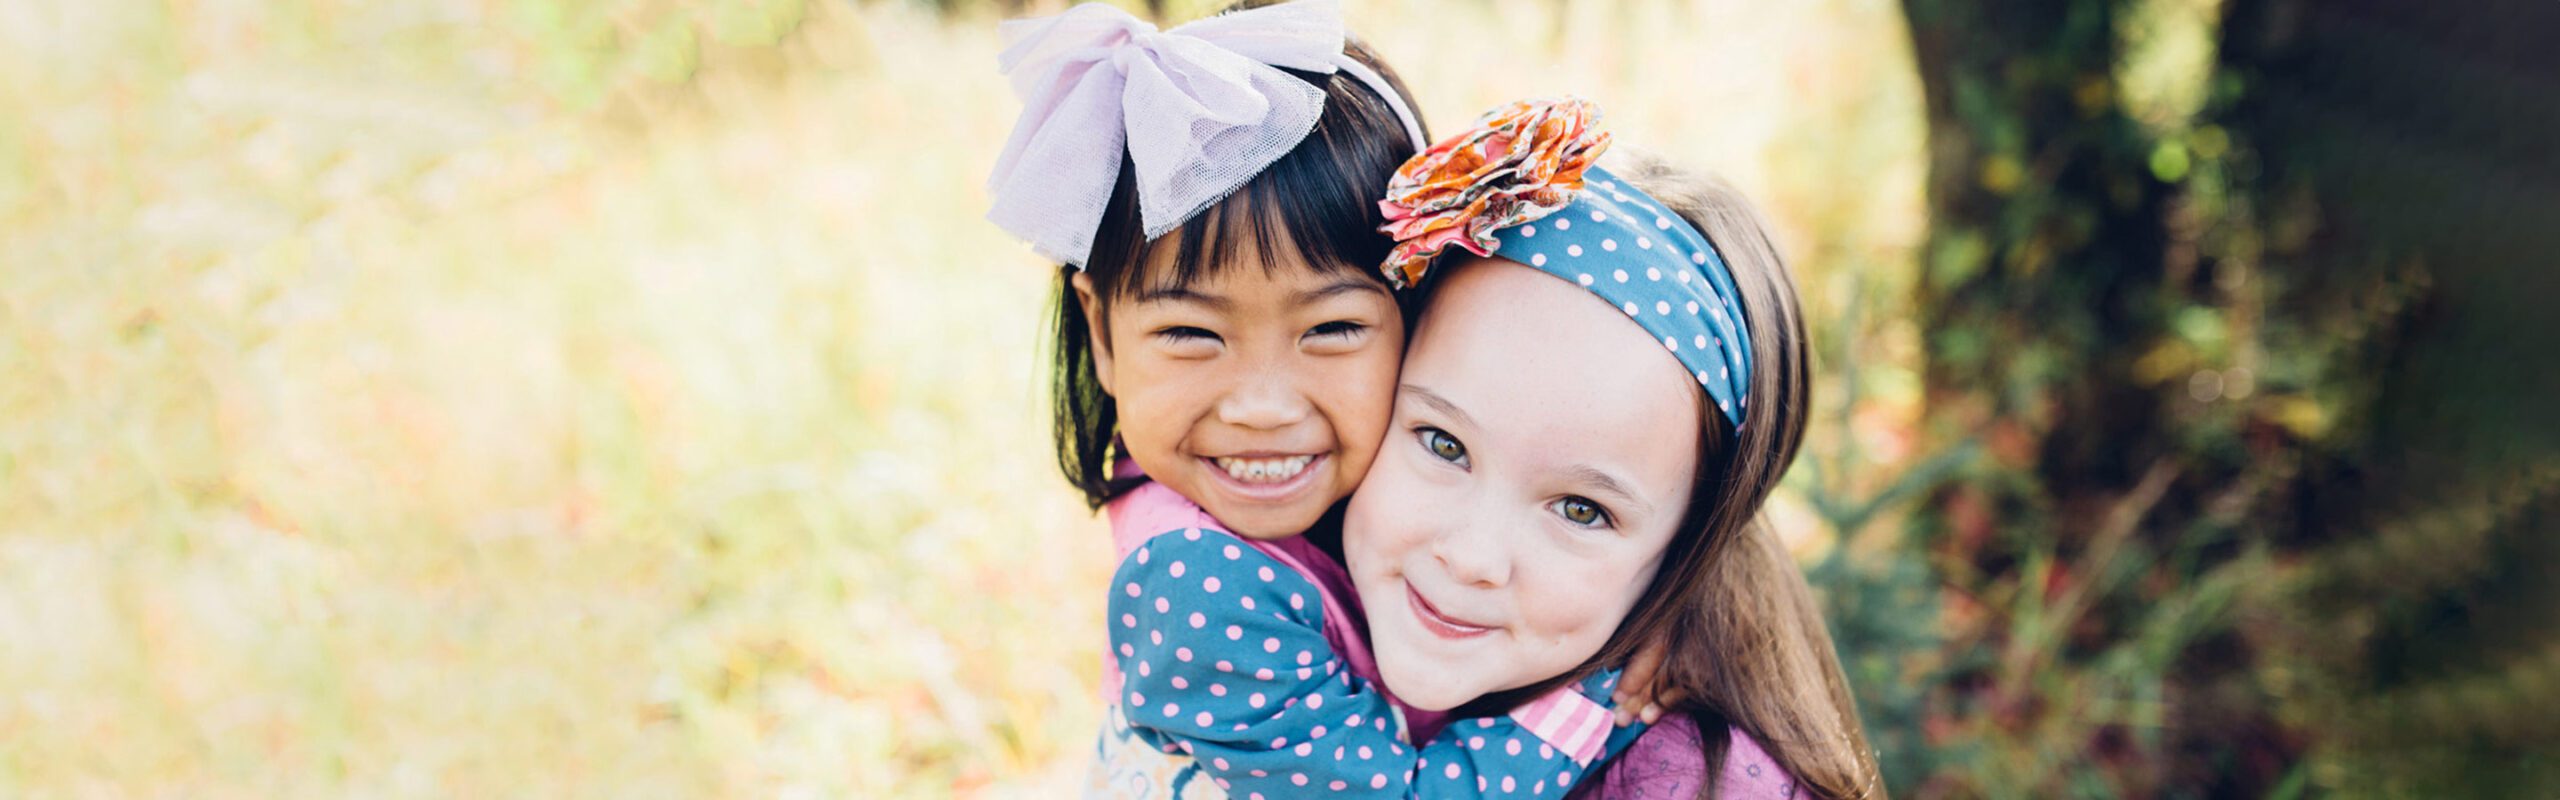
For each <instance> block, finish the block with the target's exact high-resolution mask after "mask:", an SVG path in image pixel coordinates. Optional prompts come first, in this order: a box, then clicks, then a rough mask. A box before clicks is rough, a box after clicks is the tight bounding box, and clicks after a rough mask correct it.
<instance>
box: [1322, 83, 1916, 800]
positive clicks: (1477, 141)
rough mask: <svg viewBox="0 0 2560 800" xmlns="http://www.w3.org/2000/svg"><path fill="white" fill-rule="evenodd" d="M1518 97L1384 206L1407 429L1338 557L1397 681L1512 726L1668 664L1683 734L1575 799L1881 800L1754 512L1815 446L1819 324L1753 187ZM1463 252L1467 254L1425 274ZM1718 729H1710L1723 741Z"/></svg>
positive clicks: (1414, 172) (1789, 566)
mask: <svg viewBox="0 0 2560 800" xmlns="http://www.w3.org/2000/svg"><path fill="white" fill-rule="evenodd" d="M1591 113H1594V112H1591V111H1590V110H1589V109H1588V105H1587V104H1585V103H1582V102H1580V101H1570V100H1568V101H1561V102H1544V101H1541V102H1526V103H1520V104H1515V105H1514V106H1512V107H1510V108H1506V109H1502V110H1498V111H1496V112H1495V113H1493V114H1491V115H1488V117H1487V121H1486V122H1485V123H1482V124H1480V125H1479V126H1478V127H1477V128H1475V129H1473V130H1470V131H1468V132H1466V133H1462V134H1460V135H1458V136H1456V137H1453V138H1452V139H1451V140H1450V141H1447V142H1443V143H1442V144H1439V145H1435V146H1433V147H1432V148H1431V150H1430V151H1428V152H1426V153H1425V154H1423V155H1421V156H1417V157H1416V158H1414V159H1413V160H1411V161H1410V162H1408V163H1407V164H1406V165H1405V166H1404V167H1402V168H1401V169H1400V170H1399V171H1398V173H1397V177H1396V179H1395V181H1394V183H1392V184H1391V185H1390V187H1389V189H1388V192H1387V197H1388V204H1387V209H1388V212H1389V216H1390V218H1391V219H1392V220H1393V221H1392V222H1390V223H1389V230H1390V231H1391V232H1392V233H1393V234H1394V235H1396V236H1397V238H1399V239H1400V240H1402V241H1401V243H1400V244H1399V245H1398V247H1397V250H1396V251H1395V253H1394V255H1393V256H1392V257H1391V263H1390V269H1391V270H1393V274H1394V277H1397V278H1400V279H1403V280H1406V281H1413V282H1419V283H1421V284H1422V288H1423V290H1424V293H1425V297H1426V300H1425V307H1424V308H1423V310H1422V313H1421V314H1420V315H1419V317H1418V319H1419V322H1418V323H1416V326H1415V328H1414V331H1413V338H1412V343H1411V345H1410V346H1409V347H1408V349H1407V351H1406V360H1405V363H1404V369H1403V372H1402V375H1401V378H1400V381H1399V383H1400V385H1399V391H1398V395H1397V399H1396V405H1395V412H1394V417H1393V419H1392V421H1391V422H1390V425H1389V433H1388V437H1387V443H1386V444H1385V445H1383V446H1382V448H1381V450H1380V453H1379V455H1378V457H1377V460H1376V463H1375V464H1374V465H1373V466H1372V467H1371V469H1370V471H1369V475H1368V478H1367V479H1366V480H1365V481H1364V482H1363V483H1362V484H1361V486H1360V488H1359V491H1358V492H1357V493H1356V494H1355V495H1353V497H1352V501H1351V504H1350V508H1349V511H1348V513H1347V515H1346V518H1345V520H1344V529H1343V542H1344V548H1345V551H1346V556H1347V558H1348V562H1349V565H1350V568H1351V572H1352V576H1353V579H1354V582H1355V583H1356V585H1357V587H1358V589H1357V591H1358V593H1359V595H1360V599H1361V601H1362V605H1363V607H1364V608H1365V610H1366V614H1367V619H1368V622H1369V625H1368V630H1369V632H1370V634H1371V637H1372V638H1371V645H1372V647H1373V648H1374V650H1375V652H1376V654H1377V661H1378V666H1379V671H1380V674H1381V676H1382V678H1383V682H1384V683H1385V684H1386V685H1387V686H1389V687H1391V688H1393V689H1394V690H1395V691H1397V692H1398V694H1399V696H1400V697H1402V698H1403V699H1404V700H1405V701H1406V702H1409V703H1411V704H1413V705H1414V706H1416V707H1418V708H1423V709H1432V710H1456V711H1457V712H1459V713H1461V714H1466V713H1474V712H1476V711H1477V710H1483V709H1499V708H1507V707H1511V706H1512V705H1514V704H1516V703H1518V702H1520V701H1521V700H1523V699H1525V698H1532V697H1538V696H1541V695H1542V694H1543V693H1546V692H1550V691H1552V690H1554V689H1555V688H1557V687H1560V686H1570V685H1574V683H1575V682H1576V681H1579V680H1583V679H1585V676H1587V675H1590V674H1594V673H1595V671H1597V670H1599V669H1600V668H1601V667H1602V666H1605V665H1616V664H1621V663H1625V662H1626V660H1627V659H1628V658H1629V657H1630V656H1631V655H1632V654H1633V653H1635V652H1636V651H1637V650H1638V649H1639V648H1640V647H1641V646H1644V645H1645V644H1646V643H1657V642H1658V643H1660V646H1662V647H1663V648H1664V649H1663V654H1664V658H1663V662H1662V669H1661V673H1660V674H1661V676H1662V684H1661V685H1658V686H1656V687H1655V688H1656V689H1657V690H1660V691H1661V693H1662V694H1664V695H1667V696H1671V697H1674V698H1678V699H1676V700H1675V701H1674V702H1673V703H1672V705H1671V708H1670V709H1669V710H1670V711H1671V712H1673V713H1672V714H1671V716H1670V720H1671V721H1670V722H1669V723H1668V724H1664V725H1658V726H1655V727H1654V728H1652V729H1651V730H1649V731H1647V732H1645V733H1644V734H1643V735H1642V738H1641V739H1640V740H1639V741H1638V742H1637V743H1636V744H1635V745H1634V746H1633V748H1631V749H1630V750H1629V751H1627V753H1626V754H1625V755H1624V756H1623V757H1621V758H1619V759H1617V760H1616V761H1614V762H1612V763H1611V764H1610V765H1609V766H1607V767H1606V769H1607V770H1608V771H1607V773H1606V778H1605V779H1603V780H1598V781H1594V782H1592V785H1590V786H1579V787H1577V789H1576V791H1578V792H1583V793H1597V794H1600V795H1603V796H1631V797H1710V796H1712V797H1771V798H1777V797H1798V796H1820V797H1864V796H1879V795H1880V792H1881V789H1880V787H1879V786H1878V785H1877V784H1878V782H1877V781H1876V773H1875V768H1874V764H1873V760H1872V755H1871V754H1870V753H1869V751H1868V750H1867V748H1866V745H1865V735H1864V733H1863V732H1862V731H1861V729H1860V727H1859V725H1858V718H1857V714H1856V709H1855V706H1854V704H1853V703H1852V701H1851V699H1850V697H1849V694H1848V692H1847V688H1846V686H1847V684H1846V681H1845V680H1844V678H1843V676H1842V674H1841V672H1840V668H1839V662H1838V659H1837V658H1836V656H1835V655H1834V653H1833V652H1832V647H1831V642H1830V639H1829V636H1828V634H1827V633H1826V631H1825V630H1824V628H1823V624H1822V620H1821V615H1820V613H1819V611H1818V609H1817V608H1816V606H1815V605H1814V603H1813V600H1812V594H1811V591H1810V588H1809V587H1808V586H1806V584H1805V580H1804V577H1803V575H1802V574H1801V573H1800V572H1798V571H1797V570H1796V568H1795V566H1794V565H1793V563H1792V562H1790V561H1788V560H1787V557H1786V555H1785V553H1784V552H1783V550H1781V549H1780V548H1778V547H1777V546H1776V542H1775V539H1774V537H1772V536H1771V535H1770V533H1769V531H1768V529H1767V527H1766V526H1765V525H1763V524H1762V523H1761V522H1760V519H1759V512H1760V507H1761V504H1762V503H1763V502H1765V501H1766V500H1767V498H1768V496H1769V493H1770V491H1771V490H1772V489H1774V488H1775V487H1776V484H1777V482H1778V478H1779V476H1780V475H1782V474H1783V473H1784V472H1785V471H1786V467H1787V465H1788V463H1790V462H1791V461H1792V460H1793V458H1794V456H1795V451H1796V448H1797V445H1798V443H1799V442H1800V441H1801V440H1802V438H1803V434H1804V423H1805V420H1804V413H1805V408H1806V406H1807V396H1806V395H1807V384H1808V381H1807V377H1806V369H1807V366H1806V351H1805V342H1806V338H1805V331H1804V323H1803V320H1802V318H1801V316H1800V314H1799V313H1798V310H1797V304H1796V299H1795V289H1794V286H1793V285H1792V282H1791V280H1790V279H1789V278H1788V276H1787V272H1786V268H1785V264H1784V263H1783V262H1782V261H1781V260H1780V259H1779V258H1778V256H1777V252H1776V250H1775V248H1774V247H1772V246H1771V245H1770V242H1769V236H1768V234H1767V232H1766V228H1765V226H1764V225H1763V224H1762V223H1761V222H1760V220H1759V218H1758V215H1757V214H1756V213H1754V212H1753V211H1752V209H1751V207H1750V204H1749V203H1748V202H1746V201H1745V200H1744V199H1743V198H1742V197H1741V195H1739V194H1738V193H1735V192H1733V191H1731V190H1730V189H1728V188H1726V187H1724V186H1722V185H1721V184H1719V183H1716V182H1714V181H1712V180H1707V179H1702V178H1699V177H1697V176H1694V175H1690V174H1687V173H1683V172H1681V171H1679V170H1676V169H1672V168H1670V167H1667V166H1664V165H1661V164H1659V163H1658V162H1649V161H1641V160H1640V161H1637V162H1635V163H1632V164H1628V163H1623V162H1621V164H1620V166H1621V167H1622V168H1624V169H1626V170H1627V172H1626V174H1625V175H1624V176H1621V175H1618V174H1614V173H1612V172H1610V171H1609V170H1608V169H1605V168H1603V167H1598V166H1594V167H1592V168H1590V169H1588V170H1581V169H1572V170H1552V169H1545V168H1542V166H1541V161H1542V156H1543V154H1545V153H1548V152H1552V151H1556V150H1565V151H1572V150H1576V149H1582V150H1594V151H1596V150H1597V149H1599V148H1601V147H1605V146H1606V144H1607V140H1606V137H1605V136H1604V135H1601V134H1596V133H1591V132H1589V131H1587V130H1586V129H1584V128H1583V127H1582V126H1581V125H1579V124H1578V120H1580V119H1582V118H1585V117H1587V116H1588V115H1589V114H1591ZM1449 245H1457V246H1459V247H1462V248H1464V249H1466V250H1468V251H1470V253H1456V252H1451V253H1450V254H1449V255H1448V256H1446V257H1443V258H1439V259H1437V260H1436V261H1435V260H1434V259H1433V258H1432V256H1433V254H1435V253H1437V252H1439V251H1441V250H1444V249H1446V248H1448V246H1449ZM1710 734H1711V735H1710Z"/></svg>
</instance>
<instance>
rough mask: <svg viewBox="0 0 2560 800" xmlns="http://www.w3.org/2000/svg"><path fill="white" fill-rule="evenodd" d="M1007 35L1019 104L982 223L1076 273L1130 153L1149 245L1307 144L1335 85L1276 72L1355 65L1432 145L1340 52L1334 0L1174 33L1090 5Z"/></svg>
mask: <svg viewBox="0 0 2560 800" xmlns="http://www.w3.org/2000/svg"><path fill="white" fill-rule="evenodd" d="M999 29H1000V30H1001V31H1002V32H1003V34H1004V37H1005V40H1006V42H1007V45H1006V47H1005V50H1004V53H1003V55H1002V56H1000V57H999V59H998V63H999V64H1000V65H1001V67H1002V69H1003V71H1004V73H1005V75H1007V76H1008V77H1010V78H1011V79H1012V82H1013V90H1014V93H1015V94H1017V95H1020V96H1021V97H1022V102H1023V109H1022V118H1021V120H1020V121H1018V122H1016V123H1015V124H1014V127H1013V135H1012V137H1011V139H1009V140H1008V141H1006V142H1005V147H1004V154H1003V155H1002V156H999V157H998V158H997V159H996V168H995V173H994V175H992V176H990V177H989V178H988V179H987V188H988V190H989V193H990V194H992V195H993V196H994V200H995V202H994V207H993V208H992V209H990V210H989V211H988V212H987V219H988V221H991V222H994V223H995V224H996V225H997V226H998V227H1002V228H1004V229H1005V231H1007V232H1009V233H1012V234H1013V235H1015V236H1019V237H1022V238H1023V239H1025V240H1027V241H1029V242H1030V243H1031V245H1032V247H1034V248H1036V249H1038V250H1039V251H1040V253H1041V255H1044V256H1047V257H1049V258H1053V259H1057V260H1059V261H1062V262H1066V263H1069V264H1073V265H1075V266H1076V267H1077V268H1078V269H1082V268H1083V267H1084V266H1085V260H1086V258H1088V257H1089V256H1091V254H1092V250H1093V236H1094V231H1095V229H1096V228H1099V227H1101V225H1102V213H1103V207H1104V206H1105V205H1106V204H1108V203H1109V202H1110V200H1111V188H1112V184H1113V183H1114V182H1116V181H1117V180H1118V178H1119V175H1120V155H1121V153H1123V152H1126V153H1128V155H1129V160H1130V162H1131V163H1132V164H1134V165H1135V167H1136V170H1137V180H1138V185H1137V187H1136V188H1137V192H1138V216H1139V220H1140V222H1141V223H1142V225H1143V227H1144V229H1145V231H1146V236H1147V238H1148V239H1154V238H1156V237H1158V236H1162V235H1164V234H1165V233H1166V232H1168V231H1171V230H1173V229H1174V228H1175V227H1177V226H1180V225H1181V224H1182V223H1183V221H1184V220H1188V219H1190V218H1191V217H1192V216H1193V215H1195V214H1198V213H1200V212H1201V211H1203V210H1206V209H1207V208H1208V207H1209V206H1211V205H1214V204H1216V203H1217V202H1218V201H1219V200H1220V199H1223V198H1225V197H1226V196H1227V195H1229V194H1231V193H1234V192H1235V190H1236V189H1238V188H1240V187H1242V186H1244V184H1245V183H1246V182H1247V181H1251V180H1253V177H1254V176H1255V175H1259V174H1261V173H1262V171H1263V169H1265V168H1268V167H1270V166H1271V164H1272V162H1275V161H1278V160H1280V157H1281V156H1284V155H1287V154H1288V153H1289V151H1290V150H1292V149H1295V148H1296V147H1297V146H1298V143H1299V142H1300V141H1303V140H1305V139H1306V137H1307V134H1308V133H1309V132H1311V131H1313V130H1314V129H1315V124H1316V119H1317V118H1318V117H1320V116H1322V115H1323V113H1324V100H1325V93H1324V90H1323V89H1321V88H1318V87H1316V86H1313V85H1309V84H1308V83H1307V82H1306V81H1303V80H1299V79H1298V78H1296V77H1294V76H1291V75H1290V74H1288V73H1286V72H1282V71H1281V69H1282V68H1286V69H1294V70H1300V71H1304V72H1317V73H1324V74H1332V73H1334V72H1335V71H1337V70H1338V71H1342V72H1348V73H1350V74H1351V76H1352V77H1354V78H1357V79H1359V80H1360V81H1362V82H1364V83H1366V84H1368V85H1369V87H1370V88H1371V89H1372V90H1374V91H1376V92H1377V93H1378V96H1379V97H1381V98H1384V99H1385V100H1386V102H1387V104H1388V105H1389V106H1390V107H1392V108H1393V109H1394V110H1395V112H1396V118H1397V120H1398V121H1400V122H1403V123H1404V128H1405V134H1406V135H1407V136H1408V137H1410V138H1411V139H1412V140H1413V144H1414V147H1416V148H1419V147H1421V146H1422V145H1423V140H1422V128H1421V126H1420V125H1419V124H1418V123H1417V122H1416V121H1415V117H1414V115H1413V111H1412V109H1410V108H1407V107H1406V106H1405V104H1404V100H1403V98H1402V97H1400V96H1398V95H1397V94H1396V92H1395V89H1394V87H1392V86H1389V85H1387V82H1386V79H1385V78H1384V77H1382V76H1380V75H1379V74H1378V73H1377V72H1376V71H1374V70H1371V69H1369V68H1368V67H1367V66H1365V65H1362V64H1361V63H1359V62H1358V61H1356V60H1354V59H1352V58H1351V57H1350V56H1348V55H1346V54H1344V53H1343V51H1342V46H1343V38H1344V33H1343V26H1342V8H1341V6H1340V5H1339V3H1338V2H1337V0H1296V1H1295V2H1289V3H1281V4H1278V5H1271V6H1264V7H1261V8H1255V9H1249V10H1244V11H1238V12H1234V13H1230V14H1221V15H1218V16H1214V17H1209V18H1207V19H1202V20H1198V21H1195V22H1191V23H1189V24H1185V25H1182V26H1180V27H1176V28H1174V29H1172V30H1168V31H1158V30H1156V27H1155V26H1154V25H1149V24H1147V23H1146V22H1144V21H1141V20H1139V19H1138V18H1136V17H1133V16H1130V15H1129V13H1128V12H1126V11H1122V10H1120V9H1117V8H1113V7H1111V6H1107V5H1103V4H1100V3H1085V4H1082V5H1078V6H1076V7H1074V8H1070V9H1067V10H1066V12H1064V13H1061V14H1057V15H1055V16H1049V17H1041V18H1037V19H1027V20H1016V21H1011V22H1006V23H1004V24H1003V25H1001V26H1000V28H999ZM1124 148H1125V150H1124Z"/></svg>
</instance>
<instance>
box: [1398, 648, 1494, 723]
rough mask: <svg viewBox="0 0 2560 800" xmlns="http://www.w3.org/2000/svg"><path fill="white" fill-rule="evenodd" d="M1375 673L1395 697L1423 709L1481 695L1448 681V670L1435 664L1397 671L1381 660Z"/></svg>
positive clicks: (1451, 705)
mask: <svg viewBox="0 0 2560 800" xmlns="http://www.w3.org/2000/svg"><path fill="white" fill-rule="evenodd" d="M1384 660H1385V657H1384V656H1383V655H1382V656H1381V657H1380V661H1382V662H1383V661H1384ZM1378 672H1379V675H1378V677H1379V678H1380V679H1381V680H1383V681H1384V682H1385V683H1386V684H1387V689H1388V690H1389V691H1394V692H1395V698H1396V700H1398V701H1400V702H1402V703H1404V704H1405V705H1408V706H1412V707H1414V708H1418V709H1421V710H1424V711H1447V710H1449V709H1452V708H1457V707H1458V706H1461V705H1465V704H1466V702H1467V701H1469V700H1473V699H1475V698H1476V694H1480V693H1469V692H1467V690H1466V688H1465V686H1463V685H1459V684H1457V683H1453V682H1452V681H1451V680H1450V675H1451V672H1450V670H1448V669H1446V668H1440V667H1437V666H1433V667H1424V668H1415V669H1409V670H1399V669H1394V668H1390V667H1388V666H1387V665H1386V664H1384V663H1380V664H1379V665H1378ZM1399 679H1401V680H1399ZM1398 686H1412V687H1417V689H1418V690H1417V691H1414V692H1404V691H1398V690H1396V688H1395V687H1398Z"/></svg>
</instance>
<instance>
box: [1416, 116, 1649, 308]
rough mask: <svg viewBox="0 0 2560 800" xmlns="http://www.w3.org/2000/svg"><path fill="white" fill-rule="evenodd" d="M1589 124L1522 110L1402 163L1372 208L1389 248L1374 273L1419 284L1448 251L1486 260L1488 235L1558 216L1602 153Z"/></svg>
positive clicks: (1487, 120) (1602, 137)
mask: <svg viewBox="0 0 2560 800" xmlns="http://www.w3.org/2000/svg"><path fill="white" fill-rule="evenodd" d="M1599 118H1600V109H1599V108H1598V107H1596V106H1593V105H1592V104H1591V103H1590V102H1589V101H1586V100H1580V99H1576V98H1565V99H1562V100H1523V101H1520V102H1516V103H1512V104H1511V105H1509V106H1506V107H1503V108H1498V109H1494V110H1493V111H1491V112H1489V113H1487V114H1485V115H1484V117H1483V118H1482V119H1479V120H1477V121H1476V125H1475V127H1474V128H1471V129H1469V130H1468V131H1467V132H1465V133H1462V134H1459V135H1457V136H1455V137H1451V138H1448V139H1444V140H1441V141H1440V143H1439V144H1435V145H1432V146H1431V149H1428V150H1424V151H1422V152H1421V153H1419V154H1417V155H1415V156H1414V157H1413V158H1411V159H1409V160H1407V161H1405V162H1404V166H1402V167H1398V168H1397V169H1396V174H1395V177H1394V178H1392V179H1389V180H1388V182H1387V197H1386V199H1385V200H1381V201H1379V203H1378V208H1379V210H1381V211H1384V212H1386V215H1387V224H1386V225H1385V226H1384V227H1382V228H1380V230H1383V231H1385V232H1386V233H1387V235H1388V236H1391V237H1394V238H1395V240H1396V246H1395V250H1394V251H1393V252H1390V253H1388V254H1387V263H1386V265H1385V266H1384V267H1383V268H1382V269H1383V270H1384V271H1385V272H1386V276H1387V282H1388V283H1391V284H1394V285H1395V286H1396V287H1397V288H1403V287H1405V286H1407V285H1410V284H1412V283H1414V282H1416V281H1420V280H1422V274H1423V272H1424V271H1425V270H1427V269H1429V268H1430V266H1431V257H1432V256H1435V255H1438V254H1439V253H1440V251H1441V250H1443V249H1445V248H1447V247H1448V246H1449V245H1451V244H1455V245H1458V246H1459V247H1464V248H1466V249H1467V250H1468V251H1469V252H1472V253H1475V254H1476V255H1480V256H1484V255H1492V254H1493V249H1494V248H1495V247H1496V244H1495V243H1494V239H1493V232H1494V231H1496V230H1500V229H1502V228H1506V227H1509V226H1513V225H1518V224H1521V223H1524V222H1529V221H1531V220H1535V219H1539V218H1541V217H1545V216H1547V215H1548V214H1553V213H1555V212H1556V211H1557V210H1559V209H1562V208H1564V206H1565V204H1566V203H1568V202H1571V201H1572V200H1573V196H1574V193H1575V192H1576V191H1578V190H1580V189H1581V188H1582V175H1583V172H1584V171H1585V170H1588V169H1590V167H1591V162H1592V161H1593V160H1595V159H1598V158H1599V157H1600V153H1601V151H1604V150H1607V149H1609V134H1606V133H1602V132H1600V131H1597V130H1594V129H1593V128H1592V125H1593V124H1594V123H1597V122H1598V121H1599Z"/></svg>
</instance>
